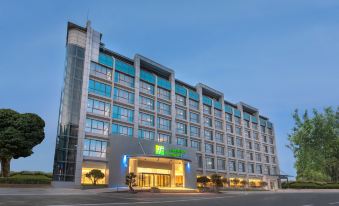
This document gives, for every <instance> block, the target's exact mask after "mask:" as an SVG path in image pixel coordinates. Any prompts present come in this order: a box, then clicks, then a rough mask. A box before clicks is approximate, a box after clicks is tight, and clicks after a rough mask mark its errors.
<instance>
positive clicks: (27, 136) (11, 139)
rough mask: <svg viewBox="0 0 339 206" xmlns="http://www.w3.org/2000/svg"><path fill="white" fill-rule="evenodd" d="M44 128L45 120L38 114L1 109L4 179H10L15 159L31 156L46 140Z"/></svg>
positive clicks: (1, 156)
mask: <svg viewBox="0 0 339 206" xmlns="http://www.w3.org/2000/svg"><path fill="white" fill-rule="evenodd" d="M44 127H45V122H44V120H43V119H42V118H41V117H39V116H38V115H36V114H32V113H25V114H20V113H18V112H16V111H14V110H11V109H0V161H1V174H2V176H3V177H8V175H9V172H10V162H11V160H12V159H13V158H14V159H18V158H20V157H28V156H30V155H31V154H32V153H33V151H32V149H33V147H34V146H36V145H38V144H40V143H41V142H42V141H43V140H44V138H45V132H44Z"/></svg>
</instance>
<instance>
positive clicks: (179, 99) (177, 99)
mask: <svg viewBox="0 0 339 206" xmlns="http://www.w3.org/2000/svg"><path fill="white" fill-rule="evenodd" d="M175 102H176V103H177V104H179V105H182V106H186V97H184V96H181V95H179V94H176V95H175Z"/></svg>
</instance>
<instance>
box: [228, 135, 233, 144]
mask: <svg viewBox="0 0 339 206" xmlns="http://www.w3.org/2000/svg"><path fill="white" fill-rule="evenodd" d="M227 144H228V145H234V137H233V136H232V135H227Z"/></svg>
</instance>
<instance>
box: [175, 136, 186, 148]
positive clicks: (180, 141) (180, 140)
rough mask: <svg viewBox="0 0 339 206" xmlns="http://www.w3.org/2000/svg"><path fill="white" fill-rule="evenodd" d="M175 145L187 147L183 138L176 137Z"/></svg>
mask: <svg viewBox="0 0 339 206" xmlns="http://www.w3.org/2000/svg"><path fill="white" fill-rule="evenodd" d="M177 145H181V146H185V147H187V138H184V137H177Z"/></svg>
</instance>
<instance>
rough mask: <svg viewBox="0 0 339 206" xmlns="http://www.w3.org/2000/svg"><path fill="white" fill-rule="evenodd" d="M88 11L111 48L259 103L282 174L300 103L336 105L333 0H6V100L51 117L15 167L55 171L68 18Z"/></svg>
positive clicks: (0, 70) (290, 161) (0, 9)
mask: <svg viewBox="0 0 339 206" xmlns="http://www.w3.org/2000/svg"><path fill="white" fill-rule="evenodd" d="M87 19H90V20H91V22H92V24H91V25H92V27H93V28H94V29H95V30H97V31H99V32H101V33H102V34H103V37H102V42H104V43H105V45H106V47H107V48H109V49H111V50H113V51H116V52H118V53H120V54H123V55H125V56H127V57H131V58H133V56H134V55H135V54H136V53H139V54H142V55H143V56H146V57H148V58H150V59H152V60H154V61H156V62H158V63H161V64H162V65H165V66H166V67H169V68H171V69H173V70H175V73H176V78H177V79H180V80H183V81H185V82H187V83H189V84H192V85H195V84H197V83H199V82H201V83H204V84H206V85H208V86H210V87H212V88H214V89H216V90H218V91H221V92H223V93H224V95H225V99H226V100H228V101H231V102H234V103H237V102H240V101H242V102H245V103H247V104H249V105H251V106H254V107H256V108H258V109H259V111H260V113H261V114H262V115H264V116H267V117H269V118H270V120H271V122H273V123H274V127H275V133H276V141H277V143H276V144H277V150H278V158H279V162H280V168H281V170H282V173H283V174H289V175H293V176H294V175H295V169H294V166H293V165H294V158H293V154H292V152H291V151H290V150H289V149H288V148H286V145H287V144H288V140H287V138H288V134H289V133H290V132H291V129H292V127H293V124H294V122H293V119H292V113H293V111H294V109H296V108H298V109H299V110H301V111H303V110H305V109H309V110H310V109H312V108H316V109H319V110H321V109H323V108H324V107H327V106H338V105H339V103H338V102H339V91H338V90H339V67H338V66H339V58H338V54H339V21H338V19H339V1H337V0H318V1H315V0H298V1H296V0H279V1H271V0H223V1H217V0H213V1H208V0H206V1H198V0H194V1H193V0H192V1H189V0H185V1H182V0H171V1H165V0H164V1H157V0H153V1H151V0H145V1H141V0H140V1H129V0H124V1H104V0H101V1H71V0H67V1H64V0H58V1H48V0H46V1H45V0H44V1H34V0H31V1H24V0H22V1H16V0H8V1H7V0H0V45H1V49H0V108H11V109H14V110H17V111H18V112H21V113H26V112H30V113H37V114H38V115H40V116H41V117H42V118H43V119H44V120H45V122H46V127H45V134H46V137H45V140H44V141H43V143H42V144H40V145H38V146H36V147H35V148H34V154H33V155H32V156H30V157H27V158H20V159H17V160H13V161H12V165H11V166H12V167H11V169H12V170H13V171H20V170H35V171H36V170H40V171H46V172H51V171H52V166H53V158H54V147H55V139H56V132H57V119H58V111H59V101H60V93H61V88H62V84H63V73H64V64H65V42H66V26H67V22H68V21H72V22H74V23H76V24H79V25H82V26H84V25H85V24H86V20H87Z"/></svg>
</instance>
